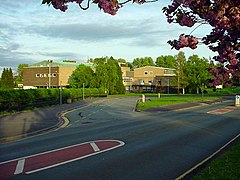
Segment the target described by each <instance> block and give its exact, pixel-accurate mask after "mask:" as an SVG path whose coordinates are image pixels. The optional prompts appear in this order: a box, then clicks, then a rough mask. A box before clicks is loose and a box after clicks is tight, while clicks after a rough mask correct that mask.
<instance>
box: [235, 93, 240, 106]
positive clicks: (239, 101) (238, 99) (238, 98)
mask: <svg viewBox="0 0 240 180" xmlns="http://www.w3.org/2000/svg"><path fill="white" fill-rule="evenodd" d="M235 106H240V95H236V96H235Z"/></svg>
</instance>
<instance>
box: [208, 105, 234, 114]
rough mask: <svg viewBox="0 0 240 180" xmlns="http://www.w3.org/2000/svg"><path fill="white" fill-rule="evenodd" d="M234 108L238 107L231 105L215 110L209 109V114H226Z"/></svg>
mask: <svg viewBox="0 0 240 180" xmlns="http://www.w3.org/2000/svg"><path fill="white" fill-rule="evenodd" d="M234 109H236V108H235V107H233V106H229V107H226V108H222V109H216V110H213V111H208V112H207V113H208V114H225V113H228V112H231V111H233V110H234Z"/></svg>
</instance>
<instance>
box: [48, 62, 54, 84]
mask: <svg viewBox="0 0 240 180" xmlns="http://www.w3.org/2000/svg"><path fill="white" fill-rule="evenodd" d="M52 62H53V60H48V88H51V64H52Z"/></svg>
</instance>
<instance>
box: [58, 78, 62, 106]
mask: <svg viewBox="0 0 240 180" xmlns="http://www.w3.org/2000/svg"><path fill="white" fill-rule="evenodd" d="M59 104H60V105H61V104H62V81H60V89H59Z"/></svg>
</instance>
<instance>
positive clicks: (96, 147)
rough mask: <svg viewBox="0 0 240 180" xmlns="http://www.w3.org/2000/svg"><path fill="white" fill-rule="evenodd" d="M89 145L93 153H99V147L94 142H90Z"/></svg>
mask: <svg viewBox="0 0 240 180" xmlns="http://www.w3.org/2000/svg"><path fill="white" fill-rule="evenodd" d="M90 145H91V146H92V148H93V150H94V151H95V152H98V151H100V149H99V147H98V146H97V145H96V143H95V142H91V143H90Z"/></svg>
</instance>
